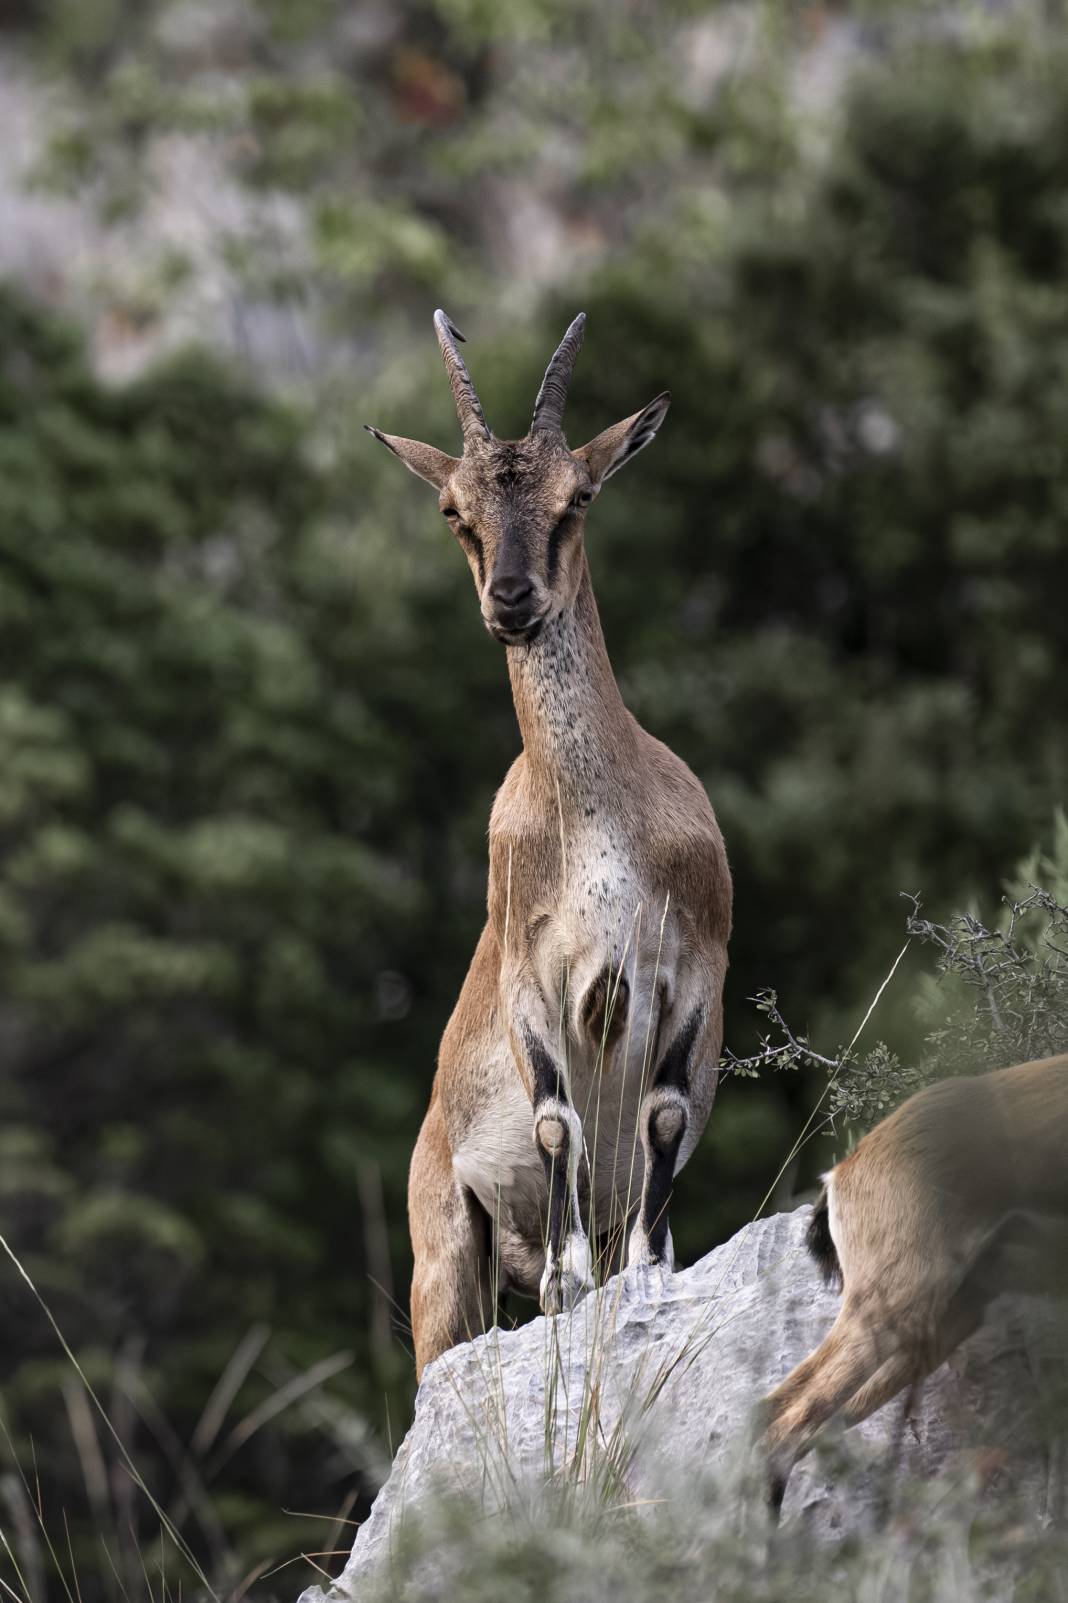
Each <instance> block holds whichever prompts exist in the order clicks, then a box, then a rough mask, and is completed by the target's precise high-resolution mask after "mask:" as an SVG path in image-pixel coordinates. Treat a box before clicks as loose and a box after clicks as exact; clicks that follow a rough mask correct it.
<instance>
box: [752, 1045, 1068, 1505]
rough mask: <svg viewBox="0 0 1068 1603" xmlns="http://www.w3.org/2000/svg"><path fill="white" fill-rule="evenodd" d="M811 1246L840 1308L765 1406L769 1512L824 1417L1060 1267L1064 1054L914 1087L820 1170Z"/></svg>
mask: <svg viewBox="0 0 1068 1603" xmlns="http://www.w3.org/2000/svg"><path fill="white" fill-rule="evenodd" d="M809 1248H810V1250H811V1252H812V1254H813V1256H814V1257H815V1258H816V1260H817V1262H818V1263H819V1264H820V1266H821V1268H822V1269H823V1271H824V1274H825V1276H826V1278H828V1279H832V1278H834V1277H839V1278H840V1279H841V1283H842V1292H843V1296H842V1306H841V1309H840V1310H839V1313H838V1317H837V1319H836V1320H835V1322H834V1324H833V1326H832V1327H831V1330H830V1331H829V1333H828V1335H827V1336H826V1338H825V1339H824V1340H823V1341H822V1342H821V1343H820V1345H819V1346H818V1347H817V1348H816V1350H815V1352H814V1353H812V1355H811V1356H810V1357H808V1358H806V1359H805V1360H804V1362H803V1363H800V1364H798V1366H797V1367H796V1369H794V1370H793V1371H792V1373H791V1374H789V1375H788V1376H787V1377H786V1379H785V1380H784V1381H783V1382H782V1384H781V1386H779V1387H778V1388H777V1389H776V1390H775V1391H774V1392H772V1394H771V1395H770V1397H768V1398H766V1399H765V1400H764V1403H763V1404H762V1405H761V1409H760V1428H761V1431H762V1436H761V1450H762V1453H763V1455H764V1458H763V1461H764V1463H765V1464H766V1466H767V1470H768V1476H769V1481H768V1493H769V1498H770V1502H771V1505H772V1508H773V1510H774V1511H775V1512H776V1513H777V1512H778V1509H779V1507H780V1505H781V1503H782V1498H783V1494H784V1492H785V1489H786V1482H787V1478H788V1476H789V1474H790V1470H791V1468H792V1466H793V1465H794V1463H796V1461H797V1459H799V1458H800V1457H801V1456H802V1454H803V1453H805V1452H806V1451H807V1450H808V1448H809V1447H810V1446H811V1444H812V1441H813V1438H814V1437H815V1436H816V1433H817V1432H818V1431H819V1430H820V1428H821V1427H822V1426H823V1425H824V1424H826V1422H827V1421H828V1420H829V1419H830V1418H831V1417H832V1416H833V1415H835V1414H837V1413H839V1412H841V1413H842V1414H843V1415H844V1418H845V1420H846V1422H847V1424H850V1425H854V1424H857V1423H858V1422H859V1421H860V1420H862V1419H867V1417H868V1415H869V1414H872V1413H874V1412H875V1410H876V1409H877V1408H881V1407H882V1405H883V1404H884V1403H887V1402H889V1401H890V1399H891V1398H892V1397H895V1396H896V1395H897V1393H898V1392H900V1391H902V1390H904V1388H905V1387H906V1386H913V1385H916V1384H918V1383H919V1382H920V1381H922V1380H924V1379H925V1378H926V1377H927V1376H928V1375H929V1374H931V1373H932V1371H933V1370H935V1369H937V1367H938V1366H939V1364H941V1363H942V1362H943V1361H944V1360H945V1359H946V1358H947V1357H948V1356H949V1354H950V1353H951V1352H952V1351H953V1349H954V1348H955V1347H957V1346H958V1345H959V1344H960V1343H961V1342H962V1341H963V1340H964V1339H965V1337H967V1336H969V1335H971V1333H972V1332H973V1331H974V1330H975V1329H977V1327H978V1326H979V1325H980V1324H981V1323H982V1320H983V1317H984V1315H985V1313H986V1309H987V1306H988V1305H989V1303H990V1302H991V1301H992V1300H993V1298H994V1297H996V1296H997V1295H998V1294H999V1293H1000V1292H1003V1291H1013V1290H1016V1291H1035V1290H1042V1289H1047V1288H1053V1287H1054V1285H1055V1282H1056V1281H1057V1277H1058V1271H1059V1272H1060V1275H1061V1278H1062V1280H1063V1275H1064V1269H1065V1267H1066V1265H1068V1256H1066V1254H1068V1055H1066V1056H1063V1057H1054V1058H1045V1059H1043V1060H1042V1061H1040V1062H1037V1063H1022V1064H1018V1065H1017V1066H1016V1067H1015V1068H1011V1069H999V1070H997V1071H995V1072H993V1073H990V1074H984V1075H980V1076H977V1077H975V1078H971V1077H966V1078H961V1079H954V1080H942V1081H939V1082H937V1083H936V1084H934V1085H929V1086H927V1087H926V1089H925V1090H923V1091H919V1092H917V1094H916V1095H915V1096H913V1097H910V1098H909V1100H908V1101H907V1102H905V1103H903V1104H902V1106H901V1107H900V1108H898V1109H897V1110H896V1112H894V1113H892V1114H890V1116H889V1117H888V1118H886V1119H884V1120H883V1121H882V1123H881V1124H878V1125H876V1127H875V1129H874V1130H871V1131H870V1132H869V1133H868V1134H867V1135H866V1136H865V1137H864V1139H863V1140H862V1141H861V1142H859V1144H858V1145H857V1147H856V1150H855V1151H854V1152H852V1153H851V1154H850V1155H849V1156H848V1157H847V1158H844V1159H843V1160H842V1162H841V1163H839V1164H837V1165H836V1166H835V1168H833V1169H832V1170H831V1171H830V1173H829V1174H827V1175H825V1176H824V1189H823V1193H822V1195H821V1197H820V1199H819V1202H818V1203H817V1205H816V1209H815V1212H814V1213H813V1216H812V1222H811V1225H810V1227H809ZM1060 1289H1063V1286H1062V1287H1061V1288H1060Z"/></svg>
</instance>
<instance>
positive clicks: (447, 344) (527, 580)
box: [368, 312, 671, 646]
mask: <svg viewBox="0 0 1068 1603" xmlns="http://www.w3.org/2000/svg"><path fill="white" fill-rule="evenodd" d="M434 323H435V327H436V328H437V332H438V340H439V342H440V344H441V348H442V353H443V355H444V357H445V365H446V368H447V370H448V373H449V378H450V381H451V383H452V387H453V394H454V396H455V398H456V405H457V411H458V413H459V416H460V423H461V426H462V428H463V432H464V453H463V455H462V456H461V457H453V456H449V455H447V454H446V452H444V451H439V450H437V449H436V448H435V447H434V446H432V445H424V444H423V443H422V442H421V441H418V440H407V439H403V438H401V437H400V436H398V435H394V434H383V433H382V432H381V430H379V429H375V428H371V429H370V432H371V433H372V434H373V435H374V436H375V438H376V439H379V440H381V441H382V443H383V445H387V446H388V447H389V449H390V450H391V451H392V452H393V453H394V455H395V456H398V457H399V458H400V460H401V461H402V462H403V463H404V464H405V466H406V467H408V468H410V469H411V471H412V472H413V473H416V474H418V476H419V477H420V478H422V479H426V480H427V482H428V483H430V484H433V485H434V487H435V488H436V489H437V491H438V504H439V506H440V508H441V511H442V514H443V515H444V517H445V519H446V521H447V523H448V525H449V527H450V528H451V529H452V532H453V534H454V535H455V536H456V538H457V540H458V541H459V543H460V545H461V546H462V547H463V549H464V553H465V555H466V557H467V561H468V565H469V566H470V569H471V573H472V576H473V578H474V581H475V588H476V590H477V592H478V598H479V605H480V607H481V611H482V618H483V622H484V623H485V625H486V628H487V629H488V630H489V631H490V633H491V634H492V635H493V636H494V638H495V639H497V640H499V641H501V642H502V644H504V645H507V646H516V645H522V644H524V643H526V642H529V641H532V640H533V639H535V637H536V636H537V634H538V632H539V631H540V629H541V627H542V625H543V624H544V622H545V620H546V619H547V618H550V617H552V616H554V615H555V614H557V613H560V612H563V611H564V610H566V609H567V608H568V607H570V606H571V605H572V603H573V602H574V599H575V596H576V593H577V591H578V587H579V581H580V578H581V575H582V535H583V528H584V525H585V521H586V510H587V508H588V507H589V505H590V502H591V501H592V500H593V498H594V496H596V495H597V494H598V492H599V490H600V488H601V485H602V484H603V483H604V481H605V480H606V479H607V478H609V477H611V475H612V474H613V473H615V472H616V470H617V469H618V468H620V467H622V466H623V464H624V462H627V461H629V459H630V458H631V457H632V456H634V455H635V454H636V453H637V452H638V451H640V450H641V449H642V447H643V446H645V445H648V444H649V442H650V440H652V439H653V438H654V436H655V434H656V431H657V429H658V428H659V427H660V424H661V423H662V422H663V420H664V417H665V415H666V413H667V409H668V405H669V403H670V400H671V397H670V396H669V395H668V394H667V393H666V392H665V393H664V394H662V395H658V396H657V398H656V400H655V401H652V402H650V404H649V405H648V406H646V407H644V408H643V409H642V410H641V411H640V412H635V413H634V415H633V416H632V417H628V418H625V419H624V420H623V421H622V422H621V423H616V424H614V425H613V426H612V428H610V429H606V430H605V431H604V433H603V434H598V435H597V437H596V438H595V439H593V440H591V441H590V442H589V444H588V445H584V446H581V447H580V448H579V449H578V450H575V451H571V450H569V449H568V446H567V442H566V440H565V439H564V434H563V427H562V414H563V404H564V399H565V397H566V394H567V384H568V382H569V380H570V377H571V371H572V368H573V366H574V361H575V356H576V355H577V354H578V348H579V345H580V344H581V342H582V330H583V324H584V323H585V318H584V317H577V318H576V319H575V321H574V322H573V323H572V325H571V327H570V328H569V329H568V331H567V333H566V334H565V336H564V339H563V341H562V342H561V344H560V347H559V349H558V350H557V352H556V354H555V356H554V357H553V359H552V361H551V362H550V363H549V367H548V369H547V371H546V374H545V378H544V380H543V382H542V387H541V390H540V392H539V394H538V399H537V402H536V403H535V407H534V421H533V423H532V424H531V429H530V433H529V434H528V435H527V436H526V437H525V438H524V439H522V440H498V439H497V438H496V437H495V436H494V435H492V434H491V433H490V431H489V428H488V427H487V425H486V421H485V418H484V417H483V414H482V408H481V406H480V404H479V401H478V397H477V395H476V394H475V390H474V386H473V384H472V383H471V379H470V377H469V375H468V372H467V368H466V366H465V365H464V362H463V358H462V357H461V356H460V353H459V351H458V350H457V349H456V345H455V339H456V338H457V337H459V336H458V335H457V331H456V329H455V328H454V327H453V326H452V324H451V323H450V322H449V320H448V318H446V316H445V314H444V312H438V313H437V314H436V315H435V318H434ZM368 427H369V428H370V425H368Z"/></svg>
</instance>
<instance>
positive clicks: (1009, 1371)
mask: <svg viewBox="0 0 1068 1603" xmlns="http://www.w3.org/2000/svg"><path fill="white" fill-rule="evenodd" d="M809 1213H810V1210H809V1209H808V1208H807V1207H804V1208H799V1209H797V1210H796V1211H795V1212H793V1213H789V1214H778V1215H776V1216H774V1217H772V1218H770V1219H763V1220H760V1221H758V1222H757V1223H754V1224H750V1225H747V1226H746V1227H745V1228H744V1229H743V1230H741V1231H739V1233H738V1234H737V1235H736V1236H735V1237H733V1239H732V1240H730V1241H728V1242H727V1243H725V1245H723V1246H722V1247H718V1248H717V1249H716V1250H715V1251H714V1252H711V1253H709V1254H708V1256H707V1257H705V1258H702V1259H701V1261H700V1262H699V1263H697V1264H695V1265H694V1266H693V1267H692V1268H691V1269H687V1270H683V1271H682V1272H681V1273H677V1274H665V1273H663V1272H662V1271H659V1270H654V1269H635V1270H627V1271H625V1272H624V1273H623V1274H621V1275H619V1276H617V1277H616V1278H615V1279H613V1280H611V1281H609V1282H608V1284H607V1285H606V1286H604V1287H603V1288H602V1289H601V1290H600V1291H599V1292H597V1293H596V1294H594V1295H591V1296H590V1297H588V1298H586V1299H585V1301H584V1302H582V1303H581V1304H580V1305H579V1306H578V1307H577V1308H576V1309H575V1311H574V1312H573V1313H572V1314H570V1315H566V1316H562V1317H560V1318H559V1319H557V1320H555V1321H554V1320H546V1319H536V1320H534V1321H533V1322H532V1323H530V1324H528V1325H525V1326H523V1327H522V1328H521V1329H519V1330H515V1331H511V1332H506V1331H500V1330H493V1331H491V1332H489V1333H488V1334H487V1335H485V1336H482V1337H480V1338H478V1339H477V1340H475V1341H471V1342H467V1343H466V1344H464V1345H463V1346H460V1347H456V1348H454V1349H453V1350H452V1351H451V1352H448V1353H445V1354H444V1355H443V1356H442V1357H441V1358H439V1359H438V1360H437V1361H436V1362H435V1363H434V1364H432V1365H430V1367H429V1368H428V1370H427V1372H426V1374H425V1376H424V1379H423V1383H422V1385H421V1387H420V1389H419V1395H418V1398H417V1400H416V1411H415V1420H414V1423H413V1425H412V1427H411V1430H410V1431H409V1432H408V1435H407V1437H406V1439H405V1441H404V1442H403V1444H402V1446H401V1448H400V1450H399V1452H398V1453H397V1457H396V1460H395V1462H394V1465H393V1470H392V1473H391V1475H390V1477H389V1479H388V1481H387V1482H386V1484H385V1486H384V1487H383V1488H382V1490H381V1492H380V1493H379V1495H378V1498H377V1500H376V1502H375V1504H374V1507H373V1509H372V1511H371V1513H370V1515H369V1517H368V1518H367V1520H366V1521H365V1523H364V1524H363V1525H362V1527H361V1528H360V1531H359V1533H358V1535H357V1537H356V1541H355V1544H354V1546H353V1550H352V1556H351V1558H350V1559H349V1562H348V1564H347V1566H346V1568H345V1571H344V1573H343V1574H342V1576H341V1577H340V1578H339V1580H338V1581H337V1582H336V1583H335V1585H334V1586H333V1587H331V1588H330V1589H329V1591H328V1592H326V1593H323V1592H322V1591H320V1589H319V1588H317V1587H313V1588H311V1589H310V1590H308V1591H306V1592H305V1593H304V1594H303V1595H302V1597H301V1600H300V1603H340V1600H346V1603H347V1600H349V1599H353V1598H359V1597H360V1596H361V1594H362V1592H363V1589H364V1588H365V1587H366V1586H367V1585H368V1583H369V1582H370V1581H371V1580H372V1579H375V1580H380V1579H381V1578H382V1576H383V1573H384V1567H385V1566H386V1565H388V1563H389V1558H390V1553H391V1549H392V1547H393V1544H394V1543H395V1540H396V1536H397V1532H398V1530H399V1528H400V1521H401V1519H402V1517H403V1516H404V1515H405V1514H407V1513H409V1512H410V1511H412V1510H415V1509H418V1508H419V1506H420V1504H421V1503H424V1502H426V1500H428V1499H429V1498H431V1496H432V1495H434V1494H439V1493H441V1492H442V1491H445V1492H448V1491H450V1490H451V1491H455V1492H457V1493H460V1494H467V1495H471V1496H474V1497H477V1498H478V1499H480V1500H481V1502H482V1504H483V1506H484V1507H486V1508H487V1510H489V1511H492V1509H493V1508H494V1507H495V1506H500V1504H501V1503H502V1502H503V1501H504V1499H505V1498H506V1497H508V1496H509V1495H514V1488H515V1486H516V1484H517V1483H522V1481H523V1480H524V1478H525V1477H526V1478H530V1479H537V1478H539V1477H543V1476H544V1475H545V1473H546V1471H547V1470H549V1471H557V1472H558V1471H559V1470H560V1468H561V1467H562V1466H567V1465H569V1464H572V1465H573V1460H574V1458H575V1455H576V1453H579V1452H583V1451H587V1452H588V1451H591V1450H592V1449H591V1448H590V1445H589V1444H590V1443H591V1442H592V1441H596V1442H597V1443H600V1444H603V1443H604V1442H605V1441H611V1440H612V1437H613V1431H614V1430H615V1429H616V1428H617V1426H621V1427H622V1429H623V1430H624V1431H625V1432H626V1434H627V1441H628V1445H629V1446H630V1447H631V1448H633V1449H634V1452H633V1457H632V1459H631V1461H630V1462H629V1464H628V1468H627V1476H626V1481H627V1489H628V1493H629V1494H630V1495H632V1496H633V1497H634V1499H635V1500H636V1501H638V1500H640V1499H642V1498H643V1497H646V1496H652V1495H655V1492H656V1490H657V1488H658V1486H660V1485H662V1484H663V1481H664V1477H665V1475H666V1474H669V1473H670V1474H675V1475H676V1476H677V1474H678V1472H679V1470H680V1468H681V1467H683V1466H685V1465H687V1464H690V1465H693V1466H694V1468H695V1471H696V1472H699V1473H700V1474H702V1475H708V1474H710V1473H712V1474H715V1473H718V1474H721V1475H728V1474H730V1473H731V1472H732V1471H733V1470H736V1469H737V1468H738V1467H739V1466H740V1464H741V1461H742V1457H743V1451H744V1449H743V1443H744V1441H745V1440H746V1437H747V1431H748V1422H749V1418H750V1414H751V1410H752V1407H753V1404H754V1403H755V1402H756V1401H757V1400H758V1399H759V1398H760V1397H761V1396H762V1395H763V1394H764V1393H766V1392H767V1391H768V1390H770V1389H771V1388H772V1387H773V1386H775V1385H776V1384H777V1383H778V1381H779V1380H781V1379H782V1377H783V1376H784V1375H785V1374H786V1373H787V1372H788V1371H789V1370H790V1369H791V1368H792V1367H793V1366H794V1364H795V1363H797V1362H798V1360H799V1359H801V1358H803V1357H804V1356H805V1355H806V1354H808V1353H809V1352H811V1350H812V1349H813V1348H814V1347H815V1346H816V1344H817V1343H818V1342H819V1341H820V1340H821V1339H822V1337H823V1336H824V1335H825V1334H826V1332H827V1330H828V1328H829V1327H830V1324H831V1322H832V1320H833V1319H834V1316H835V1314H836V1312H837V1309H838V1303H839V1299H838V1294H837V1292H835V1291H834V1290H831V1289H828V1288H827V1287H825V1286H824V1285H823V1284H822V1282H821V1280H820V1278H819V1275H818V1274H817V1272H816V1270H815V1267H814V1266H813V1264H812V1263H811V1261H810V1260H809V1257H808V1255H807V1253H806V1251H805V1248H804V1235H805V1229H806V1226H807V1222H808V1217H809ZM1029 1304H1030V1306H1029ZM1047 1323H1048V1321H1047ZM1042 1329H1043V1318H1042V1308H1041V1304H1037V1305H1036V1304H1035V1300H1026V1301H1020V1302H1016V1303H1013V1304H1007V1303H1003V1304H1001V1305H999V1306H998V1308H997V1309H996V1310H995V1313H994V1316H993V1317H992V1318H991V1319H990V1320H989V1321H988V1323H987V1325H986V1326H985V1327H984V1329H983V1330H982V1331H980V1332H979V1333H978V1334H977V1335H976V1336H975V1337H973V1338H972V1340H971V1341H970V1342H968V1343H966V1344H965V1345H964V1346H963V1347H961V1348H960V1349H959V1350H958V1352H957V1353H956V1354H954V1356H953V1357H952V1358H951V1359H950V1362H949V1363H948V1364H946V1365H944V1366H943V1367H942V1369H941V1370H939V1371H938V1373H937V1374H936V1375H934V1376H932V1378H931V1379H930V1380H929V1381H928V1382H927V1384H926V1386H925V1387H924V1388H923V1391H922V1393H921V1395H920V1397H919V1399H918V1401H917V1402H916V1403H915V1404H914V1407H913V1410H912V1413H911V1415H910V1417H909V1419H908V1421H907V1423H906V1421H905V1415H904V1399H901V1400H899V1401H896V1402H894V1403H891V1404H889V1405H888V1406H887V1407H886V1408H884V1409H882V1410H881V1412H879V1413H878V1414H876V1415H874V1416H873V1417H872V1418H871V1419H870V1420H867V1421H865V1422H864V1423H863V1424H862V1425H860V1426H858V1427H856V1429H854V1430H853V1431H850V1432H849V1433H848V1434H847V1435H846V1436H845V1437H844V1438H843V1449H844V1450H847V1451H848V1454H849V1457H850V1460H851V1463H850V1472H849V1490H848V1496H846V1495H845V1494H844V1493H843V1492H838V1491H836V1484H837V1483H836V1480H835V1479H833V1478H831V1476H830V1473H829V1471H828V1468H827V1465H826V1461H825V1460H822V1461H821V1457H820V1456H819V1455H813V1456H811V1457H810V1458H808V1459H806V1460H804V1461H803V1462H802V1463H801V1464H800V1465H799V1466H798V1467H797V1469H796V1470H795V1472H794V1474H793V1476H792V1478H791V1481H790V1486H789V1490H788V1492H787V1497H786V1502H785V1505H784V1509H783V1520H784V1523H785V1524H787V1525H788V1524H789V1523H790V1522H791V1521H797V1520H804V1521H805V1524H806V1528H807V1530H808V1531H809V1532H810V1533H811V1534H812V1535H814V1536H815V1537H816V1538H819V1539H822V1540H828V1539H833V1538H835V1537H840V1536H843V1535H847V1534H850V1533H855V1532H858V1533H862V1532H864V1531H865V1530H867V1529H869V1528H870V1527H871V1525H872V1523H873V1521H874V1520H875V1518H876V1517H877V1514H878V1510H879V1509H880V1508H881V1507H882V1501H881V1500H882V1498H883V1497H884V1496H885V1491H886V1486H887V1472H888V1471H887V1466H888V1464H889V1463H891V1462H892V1463H893V1466H894V1468H893V1473H894V1475H895V1476H901V1477H902V1478H905V1477H918V1478H924V1479H930V1478H931V1477H935V1476H939V1475H942V1474H947V1475H948V1474H952V1472H953V1471H954V1469H957V1470H959V1467H960V1460H961V1457H962V1453H963V1452H964V1450H966V1449H967V1448H969V1447H971V1448H976V1447H978V1446H979V1445H980V1444H981V1443H982V1442H983V1441H984V1440H988V1439H989V1427H990V1423H991V1420H992V1419H993V1418H994V1416H995V1415H996V1414H997V1411H998V1408H999V1406H1001V1407H1002V1408H1003V1405H1004V1404H1005V1403H1006V1402H1008V1404H1009V1405H1010V1407H1012V1408H1013V1409H1014V1411H1015V1413H1016V1415H1017V1417H1018V1415H1019V1404H1020V1400H1021V1398H1022V1397H1024V1396H1025V1395H1026V1396H1032V1397H1033V1396H1034V1394H1035V1375H1036V1369H1037V1368H1040V1367H1041V1362H1042V1354H1041V1351H1040V1350H1039V1348H1040V1333H1041V1331H1042ZM1025 1332H1026V1335H1025ZM1036 1344H1038V1345H1036ZM593 1396H595V1397H596V1411H597V1429H596V1432H591V1431H588V1430H584V1425H585V1424H587V1423H588V1420H589V1413H590V1399H591V1397H593ZM1016 1460H1018V1461H1015V1460H1014V1461H1013V1463H1012V1464H1011V1467H1010V1471H1009V1474H1010V1478H1011V1482H1012V1486H1013V1490H1014V1493H1015V1494H1016V1495H1017V1497H1018V1498H1019V1499H1020V1500H1021V1502H1022V1505H1023V1506H1024V1507H1025V1508H1026V1509H1027V1510H1028V1511H1029V1512H1030V1513H1031V1514H1033V1515H1034V1516H1035V1518H1036V1519H1037V1520H1039V1521H1046V1520H1048V1519H1050V1518H1052V1517H1053V1516H1054V1514H1055V1513H1056V1512H1057V1510H1058V1509H1060V1510H1062V1511H1063V1509H1064V1506H1065V1497H1064V1490H1065V1489H1064V1476H1063V1466H1057V1465H1054V1466H1053V1468H1052V1469H1051V1464H1050V1462H1048V1461H1047V1455H1045V1454H1043V1453H1042V1452H1040V1451H1038V1450H1037V1449H1034V1450H1030V1451H1022V1452H1020V1453H1018V1454H1017V1455H1016ZM999 1462H1000V1460H999Z"/></svg>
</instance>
